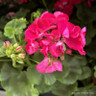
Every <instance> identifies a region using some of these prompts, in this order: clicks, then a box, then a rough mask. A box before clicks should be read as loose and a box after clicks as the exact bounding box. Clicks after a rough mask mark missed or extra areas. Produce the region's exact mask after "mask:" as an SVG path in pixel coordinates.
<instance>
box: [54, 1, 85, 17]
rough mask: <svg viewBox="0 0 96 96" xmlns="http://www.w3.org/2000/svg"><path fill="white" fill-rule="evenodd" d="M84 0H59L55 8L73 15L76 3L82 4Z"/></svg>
mask: <svg viewBox="0 0 96 96" xmlns="http://www.w3.org/2000/svg"><path fill="white" fill-rule="evenodd" d="M82 1H84V0H57V2H56V3H55V4H54V8H55V9H57V10H59V11H62V12H64V13H67V14H68V15H71V14H72V11H73V8H74V5H75V4H80V3H81V2H82Z"/></svg>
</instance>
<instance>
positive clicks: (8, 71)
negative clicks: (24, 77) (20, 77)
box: [0, 64, 16, 81]
mask: <svg viewBox="0 0 96 96" xmlns="http://www.w3.org/2000/svg"><path fill="white" fill-rule="evenodd" d="M15 72H16V70H15V69H13V68H12V67H11V66H10V64H4V65H3V67H2V69H1V72H0V81H5V80H7V79H9V78H10V77H11V75H12V74H15Z"/></svg>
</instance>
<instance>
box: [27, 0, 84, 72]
mask: <svg viewBox="0 0 96 96" xmlns="http://www.w3.org/2000/svg"><path fill="white" fill-rule="evenodd" d="M61 1H63V0H61ZM65 1H66V2H67V0H65ZM74 1H75V0H74ZM67 3H69V2H67ZM64 4H65V5H66V3H64ZM72 6H73V5H72ZM85 32H86V27H84V28H83V29H81V28H80V27H79V26H75V25H74V24H72V23H71V22H69V17H68V15H67V14H64V13H63V12H59V11H57V12H54V14H51V13H48V12H47V11H46V12H44V13H43V14H42V15H41V17H40V18H37V19H36V20H35V21H34V22H33V24H31V25H30V26H29V27H28V29H27V30H26V31H25V41H27V44H26V46H25V48H26V51H27V53H28V54H30V55H31V54H34V53H35V52H37V51H40V52H41V53H42V54H44V56H45V58H44V60H43V61H42V62H41V63H40V64H38V65H37V70H38V71H39V72H40V73H51V72H54V71H56V70H58V71H62V64H61V62H60V61H57V58H60V59H61V60H64V53H67V54H70V55H71V54H72V51H71V49H74V50H77V51H78V52H79V53H80V54H81V55H85V51H84V46H85V44H86V40H85ZM47 56H48V57H47Z"/></svg>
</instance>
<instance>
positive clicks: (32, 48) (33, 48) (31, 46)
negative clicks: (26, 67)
mask: <svg viewBox="0 0 96 96" xmlns="http://www.w3.org/2000/svg"><path fill="white" fill-rule="evenodd" d="M25 48H26V51H27V53H29V54H30V55H31V54H33V53H35V52H37V51H38V50H39V44H38V42H36V41H32V42H31V41H30V42H28V44H26V46H25Z"/></svg>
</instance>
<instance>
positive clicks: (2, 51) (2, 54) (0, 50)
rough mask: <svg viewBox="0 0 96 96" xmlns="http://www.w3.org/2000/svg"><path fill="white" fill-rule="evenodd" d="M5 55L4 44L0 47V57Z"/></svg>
mask: <svg viewBox="0 0 96 96" xmlns="http://www.w3.org/2000/svg"><path fill="white" fill-rule="evenodd" d="M4 56H6V54H5V48H4V46H2V47H0V57H4Z"/></svg>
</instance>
